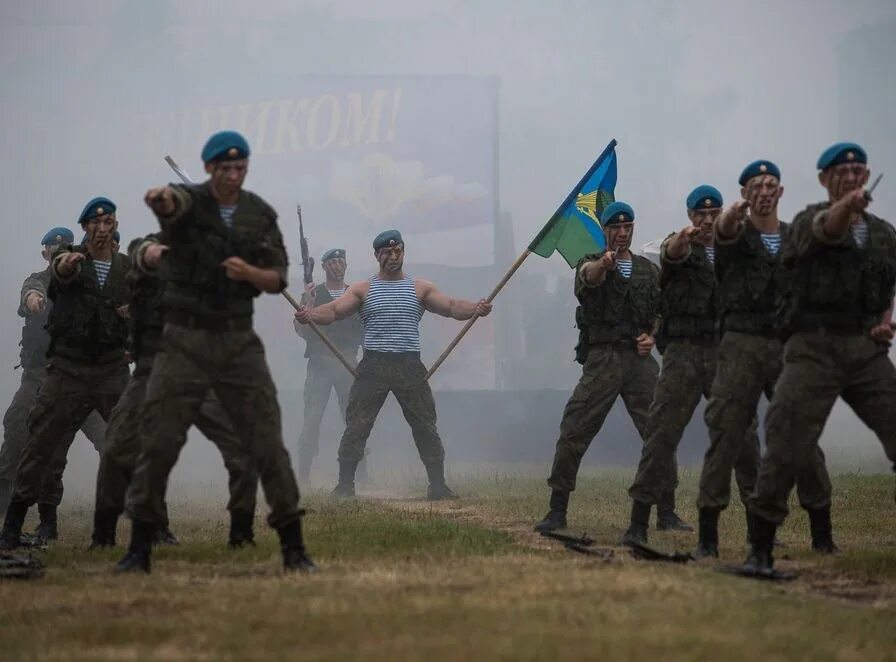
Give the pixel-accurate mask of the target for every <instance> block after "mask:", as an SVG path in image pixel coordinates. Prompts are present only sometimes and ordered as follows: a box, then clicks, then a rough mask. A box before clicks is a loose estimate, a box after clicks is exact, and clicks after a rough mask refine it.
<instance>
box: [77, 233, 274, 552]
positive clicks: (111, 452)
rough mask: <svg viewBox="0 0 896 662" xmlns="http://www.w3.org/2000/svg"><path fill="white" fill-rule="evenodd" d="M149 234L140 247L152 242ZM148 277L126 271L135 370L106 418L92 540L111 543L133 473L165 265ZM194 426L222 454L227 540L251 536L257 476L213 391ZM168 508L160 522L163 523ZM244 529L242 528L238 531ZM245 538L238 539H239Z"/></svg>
mask: <svg viewBox="0 0 896 662" xmlns="http://www.w3.org/2000/svg"><path fill="white" fill-rule="evenodd" d="M156 241H157V239H156V238H155V237H152V238H148V239H147V241H145V242H144V243H143V244H141V245H140V246H139V247H138V250H139V249H142V248H145V247H146V246H147V245H149V244H150V243H155V242H156ZM158 271H159V273H154V274H152V275H150V274H149V273H145V272H143V271H142V270H141V269H139V268H138V266H135V267H134V268H133V269H132V271H131V282H132V291H133V298H132V299H131V305H130V314H131V315H130V316H131V352H132V354H133V357H134V360H135V362H136V368H135V370H134V373H133V375H132V376H131V380H130V382H129V383H128V387H127V389H126V390H125V392H124V394H123V395H122V396H121V399H120V400H119V401H118V404H117V405H116V406H115V408H114V409H113V410H112V414H111V416H110V418H109V429H108V439H109V448H108V449H107V451H106V452H105V453H104V454H103V457H102V459H101V460H100V467H99V471H98V472H97V485H96V510H95V516H94V522H95V526H94V535H93V538H94V544H96V545H114V544H115V524H116V521H117V519H118V516H119V515H120V514H121V512H122V511H123V510H124V505H125V495H126V492H127V488H128V484H129V483H130V480H131V477H132V475H133V473H134V466H135V465H136V463H137V457H138V455H139V452H140V436H139V428H140V412H141V409H142V406H143V403H144V401H145V399H146V389H147V384H148V382H149V376H150V372H151V369H152V364H153V359H154V358H155V355H156V352H157V351H158V350H159V343H160V338H161V334H162V327H163V324H164V314H163V308H162V297H163V294H164V289H165V288H164V283H163V281H162V280H161V279H160V278H159V277H157V276H163V275H164V269H163V268H160V269H159V270H158ZM194 423H195V425H196V427H198V428H199V430H200V431H201V432H202V433H203V434H204V435H205V436H206V437H207V438H208V439H209V440H210V441H211V442H212V443H214V444H215V445H216V446H217V447H218V450H219V451H220V452H221V455H222V457H223V458H224V466H225V467H226V468H227V472H228V475H229V478H230V480H229V487H230V501H229V502H228V504H227V509H228V510H230V511H231V516H232V525H231V543H232V544H241V543H242V542H248V541H249V540H251V539H252V535H251V523H252V520H253V517H254V513H255V499H256V493H257V491H258V477H257V475H256V474H255V470H254V468H253V463H252V457H251V455H250V454H249V452H248V451H247V450H245V449H244V447H243V444H242V442H241V441H240V439H239V438H238V437H237V436H236V435H235V434H234V433H233V431H232V426H231V422H230V418H229V417H228V415H227V412H226V411H225V410H224V408H223V406H222V405H221V403H220V401H219V400H218V398H217V397H216V396H215V395H214V392H212V391H210V392H209V393H208V394H207V397H206V399H205V401H204V402H203V403H202V405H201V407H200V408H199V410H198V413H197V418H196V420H195V421H194ZM167 523H168V518H167V508H166V509H165V519H164V524H165V526H166V527H167ZM246 527H248V530H247V531H242V529H244V528H246ZM243 537H245V538H246V539H245V540H243V539H242V538H243Z"/></svg>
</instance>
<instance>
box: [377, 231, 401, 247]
mask: <svg viewBox="0 0 896 662" xmlns="http://www.w3.org/2000/svg"><path fill="white" fill-rule="evenodd" d="M403 243H404V239H402V238H401V233H400V232H399V231H398V230H386V231H385V232H380V233H379V234H378V235H377V236H376V239H374V240H373V250H375V251H378V250H379V249H381V248H386V247H387V246H388V247H391V246H395V245H397V244H403Z"/></svg>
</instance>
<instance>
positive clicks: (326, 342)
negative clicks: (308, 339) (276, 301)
mask: <svg viewBox="0 0 896 662" xmlns="http://www.w3.org/2000/svg"><path fill="white" fill-rule="evenodd" d="M280 294H282V295H283V297H284V298H285V299H286V300H287V301H289V303H290V305H291V306H292V307H293V308H295V309H296V310H298V309H299V308H300V307H301V306H299V302H298V301H296V300H295V299H293V298H292V295H291V294H290V293H289V292H287V291H286V290H283V291H282V292H281V293H280ZM308 326H309V327H311V330H312V331H314V332H315V333H316V334H317V337H318V338H320V339H321V341H323V343H324V345H326V346H327V347H328V348H329V349H330V351H331V352H333V354H334V355H335V356H336V358H337V359H339V361H340V363H342V365H344V366H345V369H346V370H348V371H349V372H350V373H352V376H353V377H354V378H355V379H357V378H358V371H357V370H355V366H353V365H352V364H351V363H349V360H348V359H347V358H345V356H344V355H343V354H342V352H340V351H339V350H338V349H337V348H336V345H334V344H333V343H332V342H330V339H329V338H327V337H326V336H325V335H324V332H323V331H321V330H320V327H319V326H317V324H315V323H314V322H312V321H311V320H308Z"/></svg>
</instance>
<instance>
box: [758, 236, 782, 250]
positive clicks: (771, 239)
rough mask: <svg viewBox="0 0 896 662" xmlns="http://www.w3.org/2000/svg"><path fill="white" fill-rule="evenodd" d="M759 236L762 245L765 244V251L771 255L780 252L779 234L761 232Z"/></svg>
mask: <svg viewBox="0 0 896 662" xmlns="http://www.w3.org/2000/svg"><path fill="white" fill-rule="evenodd" d="M759 236H760V237H761V238H762V243H763V244H765V249H766V250H767V251H768V252H769V253H771V254H772V255H777V254H778V251H779V250H781V233H780V232H761V233H760V234H759Z"/></svg>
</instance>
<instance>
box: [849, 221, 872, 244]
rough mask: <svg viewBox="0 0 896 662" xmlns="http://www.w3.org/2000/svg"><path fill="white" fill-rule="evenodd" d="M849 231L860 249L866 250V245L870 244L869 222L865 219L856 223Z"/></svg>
mask: <svg viewBox="0 0 896 662" xmlns="http://www.w3.org/2000/svg"><path fill="white" fill-rule="evenodd" d="M849 230H850V232H852V238H853V239H855V241H856V243H857V244H858V245H859V247H860V248H865V244H867V243H868V222H867V221H865V220H864V219H861V220H859V221H856V222H855V223H853V224H852V225H851V226H850V228H849Z"/></svg>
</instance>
